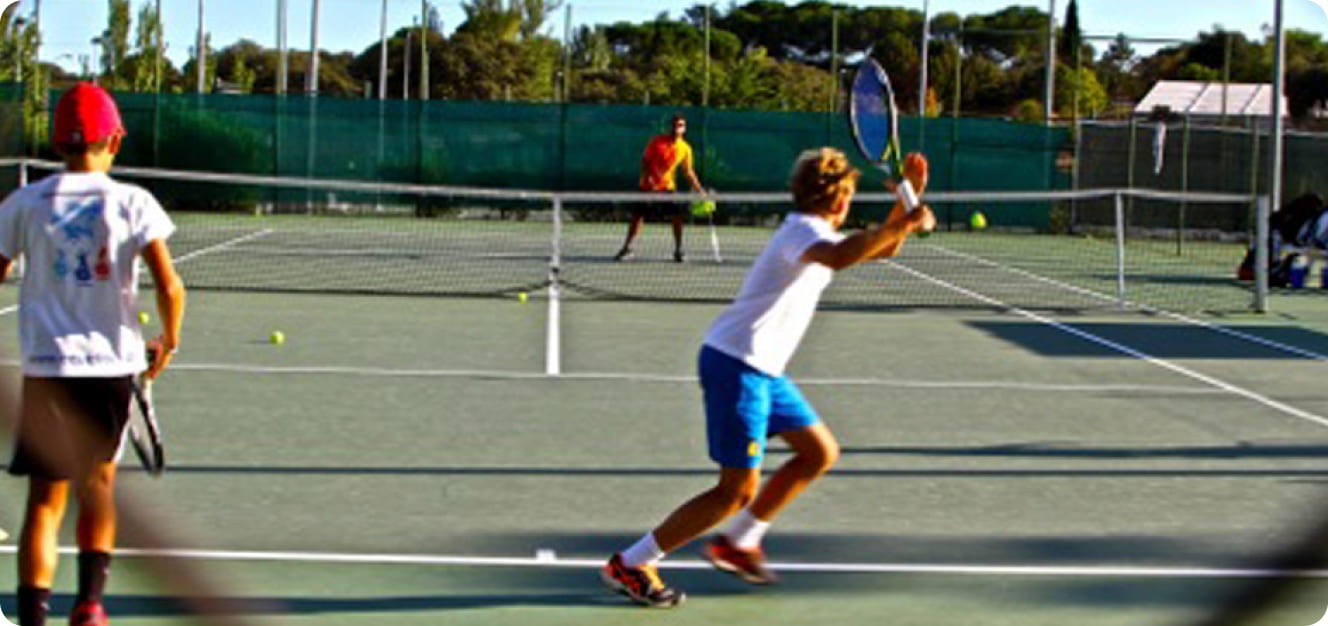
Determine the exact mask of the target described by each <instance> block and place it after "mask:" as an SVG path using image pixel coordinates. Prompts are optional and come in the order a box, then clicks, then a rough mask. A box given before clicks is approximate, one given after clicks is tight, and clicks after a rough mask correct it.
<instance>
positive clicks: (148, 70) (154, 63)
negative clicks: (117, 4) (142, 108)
mask: <svg viewBox="0 0 1328 626" xmlns="http://www.w3.org/2000/svg"><path fill="white" fill-rule="evenodd" d="M135 33H136V36H135V38H134V55H133V58H132V59H126V60H127V61H129V62H130V63H129V64H130V66H131V69H130V74H129V76H130V79H129V87H130V89H132V90H134V91H146V92H155V91H159V90H160V89H161V87H162V84H161V82H159V80H158V76H159V75H162V76H164V74H165V67H164V66H165V65H167V64H168V63H169V61H167V60H166V59H165V52H166V44H165V42H164V40H163V34H162V25H161V16H160V15H159V14H158V13H157V9H156V7H155V6H154V5H153V4H152V3H144V4H143V8H141V9H139V11H138V28H137V29H136V31H135ZM159 58H160V64H161V65H162V67H158V62H159Z"/></svg>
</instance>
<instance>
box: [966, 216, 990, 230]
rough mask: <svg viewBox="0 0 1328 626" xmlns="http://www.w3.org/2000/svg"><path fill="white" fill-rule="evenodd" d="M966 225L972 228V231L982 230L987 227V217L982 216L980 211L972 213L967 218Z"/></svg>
mask: <svg viewBox="0 0 1328 626" xmlns="http://www.w3.org/2000/svg"><path fill="white" fill-rule="evenodd" d="M968 225H969V226H972V227H973V230H982V229H984V228H986V227H987V216H986V215H983V214H982V211H974V212H973V214H972V215H970V216H968Z"/></svg>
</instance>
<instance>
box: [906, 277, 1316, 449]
mask: <svg viewBox="0 0 1328 626" xmlns="http://www.w3.org/2000/svg"><path fill="white" fill-rule="evenodd" d="M884 262H885V263H887V264H889V265H892V266H894V267H897V268H899V269H900V270H902V271H904V272H906V273H908V274H911V275H913V276H915V277H917V278H921V279H922V280H925V281H927V282H929V283H932V284H934V285H938V286H940V287H944V288H946V289H949V290H951V291H954V292H956V293H958V294H960V295H964V296H968V297H970V298H973V299H974V300H977V301H979V302H983V303H986V304H988V305H991V306H994V307H996V308H999V309H1002V310H1005V311H1009V312H1010V313H1014V314H1015V315H1018V316H1020V317H1023V318H1026V319H1030V320H1033V321H1035V322H1038V323H1041V324H1046V325H1048V326H1050V327H1052V328H1055V329H1056V330H1059V331H1061V332H1065V333H1068V334H1071V335H1074V336H1076V337H1078V338H1080V339H1083V340H1085V341H1088V342H1090V343H1095V344H1097V345H1099V346H1102V347H1104V348H1109V349H1111V350H1115V351H1117V352H1120V353H1122V354H1126V355H1128V356H1132V357H1134V358H1136V359H1139V360H1141V361H1144V362H1146V363H1150V364H1152V365H1156V366H1157V367H1160V368H1162V369H1166V370H1170V371H1172V372H1175V373H1177V374H1180V375H1182V376H1185V377H1187V378H1191V379H1194V380H1197V381H1199V382H1201V383H1204V384H1207V385H1211V386H1213V387H1216V388H1218V389H1221V390H1223V391H1226V392H1228V393H1231V394H1233V395H1237V396H1241V397H1243V398H1246V399H1248V400H1252V401H1254V402H1257V403H1259V404H1262V405H1264V406H1266V407H1269V408H1271V409H1274V410H1276V411H1280V412H1282V413H1286V414H1287V415H1290V416H1293V417H1298V418H1300V419H1303V420H1305V421H1308V422H1313V423H1315V424H1318V425H1320V426H1325V427H1328V418H1325V417H1322V416H1320V415H1316V414H1314V413H1310V412H1309V411H1305V410H1302V409H1298V408H1296V407H1294V406H1291V405H1289V404H1286V403H1284V402H1278V401H1277V400H1274V399H1272V398H1269V397H1267V396H1264V395H1262V394H1258V393H1255V392H1253V391H1250V390H1249V389H1245V388H1244V387H1239V386H1236V385H1233V384H1231V383H1228V382H1226V381H1223V380H1219V379H1217V378H1214V377H1212V376H1209V375H1207V374H1203V373H1200V372H1197V371H1195V370H1192V369H1190V368H1188V367H1185V366H1183V365H1178V364H1176V363H1172V362H1171V361H1167V360H1166V359H1161V358H1158V357H1155V356H1152V355H1150V354H1147V353H1144V352H1142V351H1140V350H1136V349H1134V348H1131V347H1130V346H1127V345H1125V344H1122V343H1117V342H1115V341H1112V340H1110V339H1107V338H1105V337H1099V336H1097V335H1094V334H1093V333H1090V332H1088V331H1086V330H1081V329H1078V328H1075V327H1073V326H1070V325H1068V324H1063V323H1061V322H1058V321H1056V320H1054V319H1051V318H1049V317H1047V316H1045V315H1039V314H1037V313H1034V312H1032V311H1027V310H1024V309H1020V308H1018V307H1014V306H1011V305H1009V304H1006V303H1004V302H1001V301H1000V300H997V299H996V298H993V297H991V296H986V295H983V294H980V293H977V292H976V291H972V290H970V289H965V288H963V287H960V286H958V285H955V284H952V283H949V282H946V281H944V280H941V279H939V278H936V277H934V276H930V275H927V274H924V273H922V272H920V271H918V270H915V269H913V268H911V267H908V266H906V265H903V264H901V263H899V262H897V261H884Z"/></svg>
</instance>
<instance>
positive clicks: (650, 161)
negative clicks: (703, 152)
mask: <svg viewBox="0 0 1328 626" xmlns="http://www.w3.org/2000/svg"><path fill="white" fill-rule="evenodd" d="M679 165H685V166H686V167H687V169H689V170H690V169H691V168H692V147H691V146H690V145H687V142H686V141H685V140H683V139H681V138H678V139H674V137H673V135H659V136H656V137H655V138H654V139H651V140H650V143H648V144H646V151H645V154H644V155H643V156H642V157H641V190H642V191H674V190H676V189H677V188H678V182H677V177H676V176H675V173H676V172H677V171H678V166H679Z"/></svg>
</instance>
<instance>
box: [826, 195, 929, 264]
mask: <svg viewBox="0 0 1328 626" xmlns="http://www.w3.org/2000/svg"><path fill="white" fill-rule="evenodd" d="M900 206H902V204H901V205H897V206H896V207H895V208H896V210H895V211H893V212H892V213H891V219H889V220H886V222H885V223H884V224H881V225H879V226H873V227H871V228H868V229H867V230H864V231H862V232H859V233H855V234H853V235H850V236H849V237H847V238H845V239H844V240H843V241H840V242H839V243H829V242H822V243H818V244H815V245H813V246H812V247H810V248H807V251H806V252H803V253H802V260H803V261H805V262H808V263H820V264H821V265H824V266H826V267H829V268H830V269H833V270H842V269H844V268H846V267H850V266H853V265H856V264H858V263H861V262H863V261H866V260H869V259H877V258H882V257H885V256H893V255H894V254H895V253H897V252H898V251H899V249H900V247H902V246H903V245H904V240H905V239H907V238H908V236H909V235H910V234H912V233H915V232H920V231H930V230H931V229H933V228H936V217H935V216H934V215H932V213H931V209H929V208H927V207H925V206H921V207H918V208H917V210H915V211H913V212H911V213H909V212H906V211H902V210H900Z"/></svg>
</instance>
